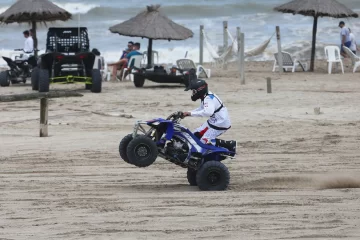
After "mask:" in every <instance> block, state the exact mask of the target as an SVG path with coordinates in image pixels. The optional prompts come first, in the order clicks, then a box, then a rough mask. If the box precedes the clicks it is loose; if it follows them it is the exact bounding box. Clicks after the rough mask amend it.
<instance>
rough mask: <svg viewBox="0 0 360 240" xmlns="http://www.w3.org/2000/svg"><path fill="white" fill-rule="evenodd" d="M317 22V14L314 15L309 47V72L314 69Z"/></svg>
mask: <svg viewBox="0 0 360 240" xmlns="http://www.w3.org/2000/svg"><path fill="white" fill-rule="evenodd" d="M317 22H318V16H314V25H313V35H312V47H311V62H310V71H311V72H313V71H314V67H315V53H316V32H317Z"/></svg>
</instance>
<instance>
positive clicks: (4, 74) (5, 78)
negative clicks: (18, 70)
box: [0, 71, 10, 87]
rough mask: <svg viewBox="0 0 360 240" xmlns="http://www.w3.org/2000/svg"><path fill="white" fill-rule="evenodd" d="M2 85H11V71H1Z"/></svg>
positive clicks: (0, 81) (0, 84)
mask: <svg viewBox="0 0 360 240" xmlns="http://www.w3.org/2000/svg"><path fill="white" fill-rule="evenodd" d="M0 86H2V87H8V86H10V76H9V71H4V72H0Z"/></svg>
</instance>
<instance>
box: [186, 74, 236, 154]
mask: <svg viewBox="0 0 360 240" xmlns="http://www.w3.org/2000/svg"><path fill="white" fill-rule="evenodd" d="M188 90H192V95H191V100H192V101H197V100H198V99H200V100H201V104H200V107H199V108H197V109H195V110H193V111H191V112H184V113H183V117H186V116H193V117H209V119H208V120H207V121H206V122H205V123H204V124H203V125H201V126H200V127H199V128H197V129H196V130H195V133H194V134H195V136H197V137H198V138H199V139H201V141H202V142H203V143H205V144H212V145H216V137H218V136H220V135H221V134H223V133H225V132H226V131H227V130H228V129H230V127H231V122H230V118H229V113H228V110H227V108H226V107H225V106H224V104H223V102H222V101H221V100H220V98H219V97H218V96H217V95H215V94H214V93H212V92H210V91H209V90H208V85H207V83H206V82H205V81H204V80H202V79H193V80H192V81H190V84H189V86H188V87H187V88H185V91H188ZM231 145H233V146H231V147H232V148H234V149H235V148H236V141H231Z"/></svg>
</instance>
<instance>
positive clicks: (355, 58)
mask: <svg viewBox="0 0 360 240" xmlns="http://www.w3.org/2000/svg"><path fill="white" fill-rule="evenodd" d="M343 48H344V51H345V53H346V55H348V56H349V57H350V58H351V62H352V65H353V67H354V69H353V73H354V72H356V69H357V68H358V67H359V66H360V57H358V56H356V55H355V54H354V53H353V51H351V50H350V49H349V48H347V47H343Z"/></svg>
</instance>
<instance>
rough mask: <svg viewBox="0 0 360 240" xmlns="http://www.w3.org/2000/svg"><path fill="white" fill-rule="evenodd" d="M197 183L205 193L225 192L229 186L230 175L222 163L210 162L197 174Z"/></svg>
mask: <svg viewBox="0 0 360 240" xmlns="http://www.w3.org/2000/svg"><path fill="white" fill-rule="evenodd" d="M196 182H197V184H198V187H199V188H200V190H203V191H223V190H225V189H226V188H227V187H228V186H229V182H230V173H229V170H228V168H227V167H226V166H225V165H224V164H223V163H221V162H218V161H208V162H206V163H204V164H203V165H202V166H201V167H200V169H199V171H198V172H197V174H196Z"/></svg>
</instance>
